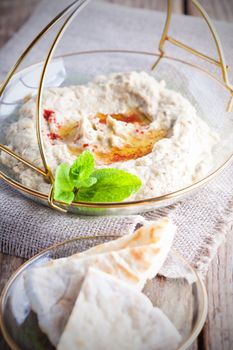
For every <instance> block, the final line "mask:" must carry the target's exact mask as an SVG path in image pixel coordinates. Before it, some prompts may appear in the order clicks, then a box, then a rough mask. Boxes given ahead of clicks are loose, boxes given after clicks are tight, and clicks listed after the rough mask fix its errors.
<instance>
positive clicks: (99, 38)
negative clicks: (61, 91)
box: [0, 0, 233, 275]
mask: <svg viewBox="0 0 233 350" xmlns="http://www.w3.org/2000/svg"><path fill="white" fill-rule="evenodd" d="M69 2H70V1H67V0H61V1H59V2H58V1H56V0H50V1H46V0H45V1H42V3H41V4H40V5H39V6H38V7H37V9H36V11H35V12H34V14H33V16H32V17H31V18H30V19H29V21H28V22H27V23H26V24H25V25H24V26H23V27H22V28H21V29H20V31H19V32H18V33H17V34H16V35H15V36H14V37H13V39H12V40H10V42H8V43H7V44H6V45H5V47H4V48H3V49H2V50H1V51H0V70H1V71H0V74H1V78H2V77H3V76H4V74H6V72H7V71H8V69H9V68H10V66H11V64H13V63H14V62H15V60H16V58H17V57H18V55H19V54H20V53H21V52H22V49H23V48H24V47H25V46H26V44H28V43H29V42H30V40H31V39H32V38H33V36H34V35H35V34H37V33H38V32H39V30H41V29H42V28H43V26H44V25H46V24H47V23H48V21H49V20H51V19H52V18H53V17H54V15H55V14H57V13H58V11H60V10H61V9H62V8H64V7H65V6H66V5H68V4H69ZM164 19H165V15H164V14H162V13H158V12H153V11H148V10H140V9H130V8H127V7H126V8H125V7H121V6H116V5H110V4H105V3H102V2H96V1H93V3H92V4H90V5H89V6H88V8H86V9H85V10H84V11H83V12H82V13H81V15H80V16H78V17H77V19H76V20H75V21H77V24H78V26H75V25H74V24H73V23H72V25H71V27H70V28H69V30H68V32H67V33H66V34H65V36H64V40H63V42H62V45H59V47H58V51H57V53H61V52H65V51H67V52H69V51H74V41H75V50H76V51H78V50H90V49H99V48H124V49H140V50H149V51H150V52H153V51H156V47H157V46H158V41H159V38H160V35H161V32H162V28H163V23H164ZM77 27H78V28H77ZM216 27H217V30H218V32H219V33H220V36H221V37H222V38H224V41H223V43H224V48H225V51H226V53H227V55H226V56H227V58H228V61H229V63H231V62H232V57H233V35H229V33H232V32H233V26H232V25H231V24H225V23H221V22H217V23H216ZM142 28H143V30H142ZM184 28H185V30H183V29H184ZM77 29H78V32H77ZM172 30H173V33H174V35H175V36H176V37H178V38H181V39H182V40H183V41H185V42H188V43H189V45H191V46H194V47H196V48H198V49H199V50H202V51H205V49H206V46H207V42H208V46H209V52H210V53H214V47H212V46H211V45H210V44H209V37H208V32H206V36H205V35H204V34H203V33H205V25H204V23H203V21H202V20H201V19H194V18H191V17H189V18H187V17H185V16H174V19H173V28H172ZM50 36H51V34H50V35H49V36H48V38H49V37H50ZM47 49H48V42H47V41H43V40H42V41H41V42H40V44H39V45H38V47H36V48H35V49H33V52H32V54H31V55H30V56H29V58H28V59H27V62H26V63H27V64H29V63H33V62H35V61H38V60H39V59H41V58H42V57H43V55H44V53H46V51H47ZM168 51H169V48H168ZM174 51H176V52H177V55H180V54H181V53H180V52H179V49H174ZM183 55H184V53H182V54H181V56H182V57H183ZM232 175H233V166H230V167H228V168H227V169H226V170H225V171H224V172H223V173H222V174H221V176H219V177H218V178H217V179H216V180H214V181H212V182H211V183H210V184H208V185H207V186H206V187H205V188H202V189H201V190H199V191H198V192H196V193H195V194H194V195H192V196H191V197H189V198H188V199H186V200H184V201H182V202H179V203H178V204H177V205H174V206H172V207H168V208H164V209H160V210H157V211H154V212H148V213H145V214H142V215H132V216H114V217H80V216H75V215H72V214H67V215H64V214H61V213H58V212H56V211H53V210H51V209H49V208H47V207H44V206H41V205H39V204H36V203H34V202H33V201H30V200H28V199H26V198H24V197H23V196H21V195H20V194H19V193H17V192H16V191H15V190H13V189H11V188H10V187H9V186H8V185H6V184H5V183H4V182H3V181H0V208H1V210H0V251H2V252H4V253H8V254H12V255H17V256H21V257H25V258H29V257H31V256H32V255H34V254H35V253H37V252H39V251H41V250H42V249H44V248H46V247H48V246H50V245H53V244H54V243H57V242H62V241H64V240H66V239H69V238H71V237H76V236H80V235H90V234H91V235H99V234H106V235H115V234H116V235H119V234H127V233H129V232H132V231H133V230H134V229H135V227H136V226H137V224H143V222H145V220H153V219H155V218H157V217H160V216H163V215H169V216H170V217H171V218H172V219H173V220H174V222H175V223H176V224H177V225H178V233H177V235H176V238H175V242H174V248H175V249H176V250H178V251H179V252H180V253H181V254H183V255H184V256H185V257H186V258H187V259H188V261H189V262H190V263H191V264H192V265H193V266H195V267H196V268H197V269H198V271H200V272H201V273H202V274H203V275H204V274H205V273H206V272H207V269H208V265H209V263H210V261H211V259H212V258H213V257H214V255H215V253H216V251H217V248H218V246H219V245H220V244H221V243H222V242H223V241H224V239H225V236H226V233H227V231H228V228H229V226H230V224H231V222H232V209H233V199H232V198H233V196H232V194H233V192H232V188H233V176H232Z"/></svg>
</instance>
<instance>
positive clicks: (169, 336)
mask: <svg viewBox="0 0 233 350" xmlns="http://www.w3.org/2000/svg"><path fill="white" fill-rule="evenodd" d="M119 321H120V323H119ZM180 341H181V336H180V334H179V333H178V331H177V330H176V328H175V326H174V325H173V324H172V323H171V321H170V320H169V319H168V318H167V316H166V315H165V314H164V313H163V312H162V311H161V310H160V309H158V308H155V307H153V305H152V303H151V301H150V300H149V299H148V298H147V296H146V295H144V294H143V293H141V292H138V291H135V290H134V289H133V288H132V287H131V286H128V285H127V284H126V283H124V282H121V281H120V280H119V279H117V278H115V277H112V276H110V275H109V274H106V273H104V272H102V271H99V270H96V269H92V268H90V269H89V270H88V273H87V275H86V277H85V280H84V282H83V284H82V288H81V290H80V293H79V296H78V298H77V300H76V302H75V305H74V308H73V310H72V313H71V315H70V318H69V320H68V322H67V325H66V327H65V330H64V332H63V334H62V336H61V338H60V341H59V343H58V346H57V350H67V349H69V350H77V349H79V350H93V349H95V350H109V349H111V350H119V349H121V350H175V349H177V347H178V345H179V343H180Z"/></svg>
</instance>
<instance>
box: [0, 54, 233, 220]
mask: <svg viewBox="0 0 233 350" xmlns="http://www.w3.org/2000/svg"><path fill="white" fill-rule="evenodd" d="M157 58H158V55H157V54H154V53H150V52H141V51H127V50H98V51H97V50H96V51H86V52H74V53H64V54H62V55H61V56H59V57H54V58H53V59H52V60H51V62H50V64H49V67H48V71H47V73H46V76H45V84H44V87H55V86H67V85H70V84H82V83H87V82H88V81H91V80H93V78H94V77H96V76H97V75H101V74H104V75H106V74H109V73H113V72H129V71H142V70H143V71H146V72H148V73H149V74H151V75H152V76H154V77H155V78H156V79H157V80H165V81H166V83H167V87H168V88H171V89H174V90H175V91H177V92H180V93H181V94H182V95H183V96H184V97H186V98H187V99H188V100H189V101H190V102H191V103H192V104H193V105H194V106H195V108H196V109H197V112H198V115H199V116H200V117H201V118H203V119H204V120H205V121H206V122H207V124H208V125H209V126H210V127H211V128H212V129H214V130H215V131H216V132H217V133H218V134H219V135H220V140H221V141H220V142H219V143H218V145H217V146H216V148H215V153H214V164H213V167H212V169H210V171H209V172H208V173H206V175H205V176H204V177H203V178H202V179H201V180H200V181H198V182H196V183H193V184H191V183H190V186H188V187H185V188H180V189H179V190H177V191H175V192H172V193H165V194H163V195H161V196H159V197H151V198H144V199H143V200H138V201H130V200H129V201H124V202H118V203H86V202H77V203H73V204H72V205H71V206H70V207H69V208H68V211H70V212H73V213H76V214H82V215H116V214H135V213H140V212H143V211H148V210H153V209H156V208H160V207H163V206H167V205H170V204H174V203H175V202H177V201H178V200H181V199H183V198H184V197H185V196H186V195H188V194H191V193H193V192H194V191H195V190H196V189H198V188H200V187H201V186H204V185H205V184H206V183H208V182H209V181H210V180H211V179H213V178H214V177H216V176H217V175H218V174H219V173H221V172H222V171H223V169H224V168H225V167H226V166H227V165H228V164H229V163H230V162H231V161H232V158H233V117H232V113H228V112H226V107H227V102H228V101H229V92H228V91H227V90H226V89H225V88H224V84H223V83H221V82H220V81H219V80H217V78H215V77H214V75H212V74H210V73H208V72H207V71H205V70H204V69H203V68H201V67H199V66H196V65H194V64H191V63H187V62H185V61H183V60H181V59H178V58H173V57H168V56H165V57H164V58H163V59H162V60H161V61H160V63H159V65H158V66H157V67H156V69H155V70H151V67H152V66H153V63H154V62H155V61H156V60H157ZM42 67H43V62H40V63H37V64H34V65H31V66H29V67H27V68H25V69H23V70H21V71H19V72H17V73H16V74H15V75H14V76H13V77H12V79H11V80H10V82H9V84H8V85H7V87H6V89H5V91H4V94H3V95H2V96H1V97H0V121H1V123H0V145H1V144H3V145H4V144H5V138H4V132H5V130H6V127H7V126H8V125H9V123H12V121H14V120H16V119H17V111H18V109H19V107H20V105H22V103H23V101H24V98H25V97H26V96H27V95H28V94H29V93H31V94H33V95H36V94H37V89H38V84H39V82H40V75H41V71H42ZM28 161H30V159H28ZM41 176H42V175H41ZM0 178H3V179H4V180H5V181H7V182H8V183H9V184H10V185H11V186H13V187H14V188H16V189H18V190H19V191H21V192H22V193H23V194H24V195H26V196H28V197H30V198H32V199H34V200H36V201H38V202H40V203H43V204H48V194H47V193H42V192H38V191H36V190H35V189H33V188H28V187H25V186H23V185H22V184H20V183H19V182H18V179H17V178H16V176H15V175H14V174H13V173H12V172H11V169H9V168H6V167H5V166H4V165H3V164H2V163H1V161H0ZM55 203H56V204H58V205H59V206H60V207H64V208H65V209H67V208H66V206H64V204H62V203H59V202H55Z"/></svg>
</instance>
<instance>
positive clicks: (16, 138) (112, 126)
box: [1, 72, 218, 200]
mask: <svg viewBox="0 0 233 350" xmlns="http://www.w3.org/2000/svg"><path fill="white" fill-rule="evenodd" d="M42 105H43V116H42V135H43V140H44V146H45V152H46V156H47V160H48V163H49V165H50V168H51V170H52V171H53V172H55V170H56V167H57V166H58V165H59V164H61V163H63V162H66V163H69V164H71V163H72V162H73V161H74V160H75V158H76V157H77V156H78V155H79V154H80V153H81V152H82V151H83V150H87V149H88V150H90V151H91V152H93V154H94V157H95V160H96V166H97V167H115V168H119V169H123V170H126V171H128V172H131V173H133V174H135V175H137V176H138V177H139V178H140V179H141V181H142V187H141V189H140V190H139V191H138V193H136V194H134V195H133V196H131V198H130V199H131V200H138V199H145V198H148V197H154V196H159V195H163V194H166V193H169V192H173V191H175V190H178V189H181V188H184V187H186V186H188V185H190V184H192V183H194V182H196V181H198V180H199V179H201V178H203V177H204V176H206V175H207V173H208V171H210V169H211V167H212V162H213V148H214V146H215V145H216V143H217V142H218V137H217V135H216V133H215V132H214V131H212V130H211V129H210V128H209V126H208V125H207V124H206V123H205V122H204V121H203V120H202V119H201V118H200V117H198V116H197V113H196V110H195V108H194V107H193V106H192V105H191V103H190V102H189V101H188V100H187V99H185V98H184V97H182V96H181V94H179V93H177V92H175V91H172V90H170V89H167V88H166V86H165V83H164V82H157V81H156V80H155V79H154V78H153V77H152V76H150V75H148V74H147V73H145V72H130V73H119V74H111V75H109V76H98V77H97V78H96V79H95V80H94V81H93V82H90V83H88V84H87V85H78V86H69V87H58V88H49V89H47V90H45V92H44V95H43V103H42ZM6 140H7V146H8V147H9V148H11V149H12V150H14V151H15V152H16V153H18V154H20V155H22V156H23V157H24V158H26V159H28V160H30V161H31V162H33V163H34V164H35V165H37V166H39V167H42V162H41V159H40V153H39V149H38V144H37V138H36V125H35V97H29V98H28V99H27V101H25V103H24V105H23V106H22V108H21V109H20V112H19V119H18V121H17V122H15V123H13V124H11V126H10V127H9V129H8V130H7V134H6ZM1 160H2V162H3V163H4V164H6V165H7V166H10V167H11V168H12V167H13V171H14V172H15V174H16V175H17V177H18V178H19V180H20V181H21V182H22V183H23V184H24V185H26V186H28V187H30V188H33V189H36V190H39V191H41V192H44V193H48V191H49V188H50V185H49V184H47V183H46V182H45V179H44V178H43V177H42V176H40V175H38V174H37V173H35V172H34V171H32V170H31V169H28V168H27V167H25V166H24V165H23V164H21V163H19V162H17V161H16V160H14V159H12V158H10V157H9V156H7V155H6V154H4V153H2V154H1Z"/></svg>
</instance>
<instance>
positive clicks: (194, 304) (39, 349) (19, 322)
mask: <svg viewBox="0 0 233 350" xmlns="http://www.w3.org/2000/svg"><path fill="white" fill-rule="evenodd" d="M114 238H117V237H113V236H111V237H109V236H98V237H80V238H76V239H73V240H70V241H67V242H64V243H61V244H58V245H56V246H54V247H51V248H49V249H47V250H45V251H43V252H42V253H40V254H38V255H37V256H35V257H34V258H32V259H31V260H29V261H27V262H26V263H25V264H24V265H23V266H21V267H20V268H19V269H18V270H17V271H16V272H15V273H14V275H13V276H12V277H11V279H10V280H9V282H8V283H7V285H6V286H5V289H4V291H3V293H2V296H1V304H0V321H1V322H0V325H1V330H2V333H3V336H4V338H5V340H6V341H7V343H8V344H9V346H10V347H11V349H13V350H44V349H46V350H50V349H51V350H52V349H54V348H53V347H52V346H51V344H50V343H49V341H48V339H47V337H46V336H45V335H44V334H43V333H42V332H41V331H40V329H39V327H38V323H37V318H36V315H35V314H34V313H33V312H32V311H30V309H27V308H25V307H24V306H25V305H26V304H25V293H24V288H23V274H24V271H26V270H29V269H30V268H32V267H34V266H35V265H40V264H42V263H44V262H45V261H47V260H48V259H51V258H52V259H57V258H61V257H67V256H70V255H71V254H74V253H77V252H81V251H83V250H85V249H88V248H90V247H93V246H95V245H97V244H100V243H103V242H106V241H108V240H111V239H114ZM161 273H163V275H166V276H167V277H164V276H157V277H155V278H154V279H153V280H150V281H148V283H147V284H146V286H145V288H144V290H143V292H144V293H145V294H146V295H147V296H148V297H149V298H150V300H151V301H152V303H153V304H154V305H155V306H157V307H159V308H161V309H162V311H163V312H164V313H165V314H166V315H167V316H168V317H169V318H170V320H171V321H172V322H173V323H174V325H175V326H176V328H177V329H178V331H179V332H180V334H181V336H182V341H181V344H180V345H179V348H178V349H179V350H181V349H182V350H184V349H187V348H188V347H189V346H190V344H191V343H192V342H193V341H194V340H195V338H196V337H197V336H198V334H199V332H200V331H201V329H202V327H203V325H204V322H205V319H206V315H207V295H206V290H205V286H204V284H203V282H202V281H201V279H200V278H199V276H198V274H197V273H196V272H195V271H194V270H193V269H192V268H191V266H190V265H189V264H188V263H187V262H186V261H185V260H184V259H183V258H182V257H181V256H180V255H178V254H177V253H175V252H171V254H170V256H169V258H168V259H167V261H166V263H165V265H164V267H163V271H161ZM25 309H26V310H27V312H25ZM167 350H169V349H167Z"/></svg>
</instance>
